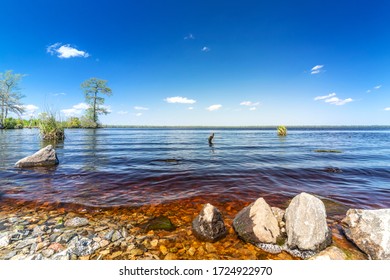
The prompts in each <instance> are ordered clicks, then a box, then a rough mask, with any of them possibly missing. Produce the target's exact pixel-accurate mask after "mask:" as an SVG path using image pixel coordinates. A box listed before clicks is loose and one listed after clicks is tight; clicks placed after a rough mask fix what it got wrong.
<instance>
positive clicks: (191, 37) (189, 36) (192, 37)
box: [184, 33, 195, 40]
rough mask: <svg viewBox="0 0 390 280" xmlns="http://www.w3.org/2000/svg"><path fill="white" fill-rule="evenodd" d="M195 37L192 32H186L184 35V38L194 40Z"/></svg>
mask: <svg viewBox="0 0 390 280" xmlns="http://www.w3.org/2000/svg"><path fill="white" fill-rule="evenodd" d="M194 39H195V37H194V35H193V34H192V33H190V34H188V35H187V36H185V37H184V40H194Z"/></svg>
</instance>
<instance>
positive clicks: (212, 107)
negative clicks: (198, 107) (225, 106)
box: [206, 104, 222, 112]
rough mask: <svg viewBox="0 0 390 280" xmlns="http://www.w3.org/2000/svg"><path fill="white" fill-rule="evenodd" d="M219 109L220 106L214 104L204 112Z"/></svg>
mask: <svg viewBox="0 0 390 280" xmlns="http://www.w3.org/2000/svg"><path fill="white" fill-rule="evenodd" d="M221 107H222V105H221V104H215V105H211V106H210V107H207V108H206V110H209V111H210V112H211V111H216V110H219V109H221Z"/></svg>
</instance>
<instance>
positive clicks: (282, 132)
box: [278, 125, 287, 136]
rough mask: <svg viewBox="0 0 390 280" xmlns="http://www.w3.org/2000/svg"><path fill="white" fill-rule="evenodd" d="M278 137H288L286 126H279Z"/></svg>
mask: <svg viewBox="0 0 390 280" xmlns="http://www.w3.org/2000/svg"><path fill="white" fill-rule="evenodd" d="M278 136H287V128H286V127H285V126H283V125H280V126H278Z"/></svg>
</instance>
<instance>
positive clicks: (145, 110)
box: [0, 0, 390, 125]
mask: <svg viewBox="0 0 390 280" xmlns="http://www.w3.org/2000/svg"><path fill="white" fill-rule="evenodd" d="M1 6H2V7H1V10H2V13H1V14H2V16H1V17H0V26H1V27H0V30H1V33H0V34H1V35H0V36H1V44H0V72H4V71H6V70H13V71H14V72H15V73H22V74H26V76H25V77H24V78H23V80H22V82H21V84H20V86H21V88H22V92H23V94H24V95H25V96H26V97H25V98H23V100H22V101H23V103H24V104H25V106H26V109H27V111H26V116H27V115H29V114H35V115H37V114H38V113H39V112H41V111H44V110H47V109H48V108H50V109H52V110H55V111H57V112H61V114H62V117H63V118H66V117H67V116H71V115H74V116H80V115H82V114H83V110H84V109H85V108H86V104H85V100H84V96H83V92H82V90H81V88H80V84H81V83H82V82H83V81H84V80H86V79H88V78H90V77H97V78H101V79H104V80H107V81H108V86H109V87H110V88H111V89H112V91H113V95H112V96H111V97H107V98H106V103H105V104H106V105H107V106H108V108H109V110H110V111H111V113H110V114H109V115H107V116H101V117H100V120H101V121H102V123H104V124H122V125H125V124H126V125H279V124H284V125H388V124H390V17H389V15H388V11H390V1H372V0H371V1H359V0H355V1H333V0H327V1H313V0H312V1H283V0H275V1H271V0H269V1H261V0H258V1H248V0H241V1H226V0H225V1H212V0H208V1H203V0H198V1H192V0H189V1H172V0H166V1H152V0H149V1H148V0H146V1H115V0H111V1H103V0H102V1H99V0H94V1H89V0H87V1H74V0H68V1H62V2H61V1H39V0H38V1H26V0H19V1H17V0H13V1H11V0H5V1H2V5H1Z"/></svg>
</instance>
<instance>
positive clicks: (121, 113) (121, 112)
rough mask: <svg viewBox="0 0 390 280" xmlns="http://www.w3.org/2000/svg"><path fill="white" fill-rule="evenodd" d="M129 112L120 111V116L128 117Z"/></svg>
mask: <svg viewBox="0 0 390 280" xmlns="http://www.w3.org/2000/svg"><path fill="white" fill-rule="evenodd" d="M128 113H129V112H128V111H118V112H117V114H118V115H127V114H128Z"/></svg>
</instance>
